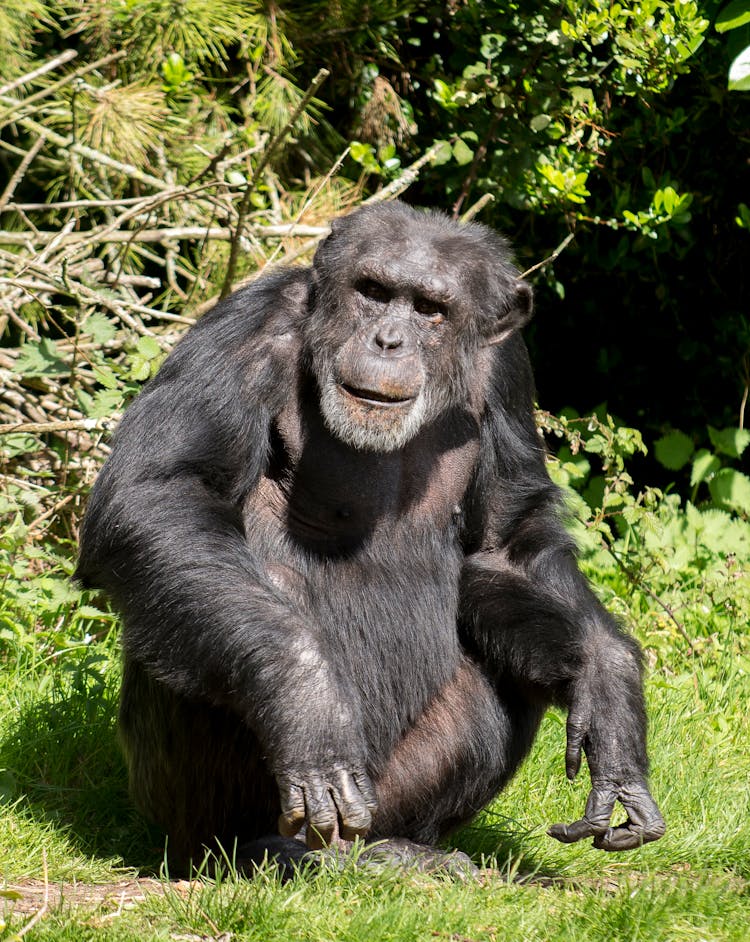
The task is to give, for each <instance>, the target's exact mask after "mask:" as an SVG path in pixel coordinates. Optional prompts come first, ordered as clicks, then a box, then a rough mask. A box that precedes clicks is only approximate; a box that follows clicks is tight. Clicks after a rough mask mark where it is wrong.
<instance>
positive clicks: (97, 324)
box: [84, 312, 117, 344]
mask: <svg viewBox="0 0 750 942" xmlns="http://www.w3.org/2000/svg"><path fill="white" fill-rule="evenodd" d="M84 330H85V331H86V333H88V334H91V336H92V337H93V339H94V340H95V341H96V343H99V344H105V343H107V342H108V341H110V340H113V339H114V337H115V335H116V334H117V328H116V327H115V325H114V324H113V323H112V321H111V320H110V319H109V318H108V317H107V316H106V314H101V313H100V312H96V313H94V314H91V315H90V316H89V317H87V318H86V323H85V324H84Z"/></svg>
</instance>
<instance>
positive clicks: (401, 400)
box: [339, 383, 414, 409]
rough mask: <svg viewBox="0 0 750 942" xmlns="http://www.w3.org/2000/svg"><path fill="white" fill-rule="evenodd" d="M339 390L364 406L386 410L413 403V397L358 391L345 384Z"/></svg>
mask: <svg viewBox="0 0 750 942" xmlns="http://www.w3.org/2000/svg"><path fill="white" fill-rule="evenodd" d="M339 389H342V390H343V391H344V392H345V393H346V395H347V396H350V397H351V398H352V399H356V400H357V401H358V402H364V403H365V405H368V406H380V407H382V408H386V409H388V408H393V407H394V406H405V405H408V404H409V403H410V402H413V401H414V397H413V396H398V395H393V394H391V393H386V392H381V391H379V390H375V389H359V388H358V387H356V386H347V384H346V383H340V384H339Z"/></svg>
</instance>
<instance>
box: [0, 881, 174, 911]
mask: <svg viewBox="0 0 750 942" xmlns="http://www.w3.org/2000/svg"><path fill="white" fill-rule="evenodd" d="M166 886H169V888H170V890H172V891H176V892H178V893H187V892H188V891H189V888H190V884H189V883H188V882H187V880H176V881H172V882H171V883H169V884H166V883H163V882H162V881H160V880H155V879H153V878H150V877H143V878H141V879H138V880H121V881H119V882H117V883H47V884H45V883H44V882H43V881H42V880H27V881H24V882H23V883H8V884H6V885H5V886H4V887H2V888H0V911H2V910H5V912H6V913H11V912H12V913H14V914H16V915H19V914H24V913H27V914H29V915H32V914H34V913H37V912H39V911H40V910H41V909H43V908H45V903H46V909H47V910H51V909H55V908H56V907H57V906H58V905H59V904H60V903H61V902H65V903H68V904H71V905H75V906H86V907H89V906H90V907H92V908H97V907H99V906H101V905H102V904H105V903H106V904H107V905H108V908H109V907H111V908H112V910H113V911H115V912H116V911H117V910H118V909H122V908H124V907H126V906H128V905H132V904H133V903H139V902H142V901H143V900H144V899H145V898H146V897H147V896H149V895H151V894H158V895H160V896H161V895H163V894H164V891H165V887H166Z"/></svg>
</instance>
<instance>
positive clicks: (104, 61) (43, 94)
mask: <svg viewBox="0 0 750 942" xmlns="http://www.w3.org/2000/svg"><path fill="white" fill-rule="evenodd" d="M124 55H125V50H124V49H120V50H119V51H118V52H113V53H110V55H108V56H104V57H103V58H101V59H97V60H96V62H90V63H88V64H87V65H82V66H81V67H80V68H78V69H76V70H75V71H74V72H70V73H69V74H68V75H66V76H65V78H61V79H60V80H59V81H58V82H53V83H52V85H47V86H45V87H44V88H40V89H39V91H38V92H34V94H33V95H27V96H26V97H25V98H19V99H18V100H16V101H14V102H13V104H12V105H10V107H9V108H7V109H6V110H5V111H3V112H2V113H0V122H7V120H8V118H9V116H10V115H12V114H15V112H17V111H20V110H21V109H24V108H28V107H29V105H32V104H34V102H36V101H39V100H40V99H42V98H49V96H50V95H54V94H55V92H57V91H59V90H60V89H61V88H63V87H64V86H65V85H69V84H70V83H71V82H72V81H74V80H75V79H77V78H81V77H82V76H84V75H88V73H89V72H94V71H96V69H100V68H101V67H102V66H104V65H109V63H110V62H115V61H116V60H117V59H122V57H123V56H124ZM3 94H4V93H3V92H2V91H0V95H3ZM9 100H10V99H7V98H6V102H7V101H9Z"/></svg>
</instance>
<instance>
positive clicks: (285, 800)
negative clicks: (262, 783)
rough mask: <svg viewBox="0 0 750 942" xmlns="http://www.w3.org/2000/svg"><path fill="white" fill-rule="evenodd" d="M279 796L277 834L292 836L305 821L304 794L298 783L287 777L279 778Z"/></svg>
mask: <svg viewBox="0 0 750 942" xmlns="http://www.w3.org/2000/svg"><path fill="white" fill-rule="evenodd" d="M278 785H279V797H280V799H281V814H280V815H279V822H278V827H279V834H281V836H282V837H294V835H295V834H296V833H297V831H299V829H300V828H301V827H302V825H303V824H304V823H305V796H304V792H303V791H302V787H301V786H300V785H295V784H294V783H293V782H290V781H289V780H288V779H284V778H279V779H278Z"/></svg>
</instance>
